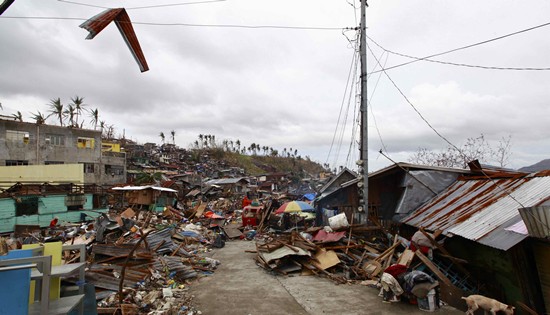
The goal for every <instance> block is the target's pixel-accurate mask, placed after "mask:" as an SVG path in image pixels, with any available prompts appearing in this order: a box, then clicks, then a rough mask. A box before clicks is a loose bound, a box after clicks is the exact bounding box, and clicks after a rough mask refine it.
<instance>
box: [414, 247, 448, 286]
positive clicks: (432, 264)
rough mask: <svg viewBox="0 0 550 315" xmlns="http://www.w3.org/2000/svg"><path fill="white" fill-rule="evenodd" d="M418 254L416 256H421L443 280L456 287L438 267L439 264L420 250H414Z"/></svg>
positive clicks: (427, 265) (425, 263) (446, 283)
mask: <svg viewBox="0 0 550 315" xmlns="http://www.w3.org/2000/svg"><path fill="white" fill-rule="evenodd" d="M414 253H415V254H416V257H418V258H420V260H421V261H422V262H423V263H424V265H426V267H428V268H429V269H430V270H431V271H432V272H433V273H434V274H435V275H436V277H437V278H438V279H439V280H440V281H441V282H443V283H444V284H445V285H447V286H450V287H451V286H452V287H454V284H453V283H452V282H451V280H449V278H447V276H445V274H443V273H442V272H441V270H439V268H437V266H436V265H435V264H434V263H433V262H432V261H431V260H430V259H428V257H426V256H425V255H424V254H422V253H421V252H420V251H419V250H417V251H416V252H414Z"/></svg>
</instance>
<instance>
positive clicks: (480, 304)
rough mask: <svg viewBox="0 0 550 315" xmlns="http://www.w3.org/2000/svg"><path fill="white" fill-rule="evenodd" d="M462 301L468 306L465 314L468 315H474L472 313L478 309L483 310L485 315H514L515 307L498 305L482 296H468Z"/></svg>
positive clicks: (495, 301) (493, 300)
mask: <svg viewBox="0 0 550 315" xmlns="http://www.w3.org/2000/svg"><path fill="white" fill-rule="evenodd" d="M462 299H463V300H465V301H466V304H468V311H466V314H469V315H474V312H475V311H476V310H477V309H478V308H481V309H482V310H484V311H485V314H487V312H491V314H492V315H495V314H496V313H497V312H498V311H502V312H504V313H505V314H507V315H513V314H514V309H515V307H513V306H511V305H506V304H504V303H500V302H499V301H497V300H495V299H491V298H488V297H485V296H483V295H470V296H468V297H462Z"/></svg>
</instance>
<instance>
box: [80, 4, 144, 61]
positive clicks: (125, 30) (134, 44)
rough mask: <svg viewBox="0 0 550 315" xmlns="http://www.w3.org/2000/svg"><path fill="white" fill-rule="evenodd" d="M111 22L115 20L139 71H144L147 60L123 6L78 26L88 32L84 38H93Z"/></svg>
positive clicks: (106, 11) (102, 13)
mask: <svg viewBox="0 0 550 315" xmlns="http://www.w3.org/2000/svg"><path fill="white" fill-rule="evenodd" d="M111 22H115V24H116V26H117V28H118V30H119V31H120V34H121V35H122V38H123V39H124V42H125V43H126V45H127V46H128V48H129V49H130V52H131V53H132V56H133V57H134V59H135V60H136V62H137V63H138V65H139V69H140V71H141V72H145V71H147V70H149V66H148V65H147V60H145V55H144V54H143V51H142V50H141V46H140V45H139V41H138V39H137V36H136V32H135V31H134V28H133V26H132V21H130V16H128V13H126V10H125V9H124V8H117V9H107V10H105V11H103V12H101V13H99V14H97V15H95V16H93V17H92V18H90V19H88V20H87V21H86V22H84V23H82V24H80V27H81V28H83V29H85V30H87V31H88V32H90V33H89V34H88V36H87V37H86V39H93V38H94V37H95V36H96V35H97V34H99V33H100V32H101V31H102V30H103V29H104V28H105V27H107V25H109V23H111Z"/></svg>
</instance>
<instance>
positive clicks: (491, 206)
mask: <svg viewBox="0 0 550 315" xmlns="http://www.w3.org/2000/svg"><path fill="white" fill-rule="evenodd" d="M549 203H550V172H548V171H546V172H540V173H535V174H525V173H518V172H488V171H483V172H481V173H480V175H479V176H477V177H469V178H466V177H461V178H459V179H458V180H457V181H456V182H455V183H454V184H452V185H451V186H450V187H448V188H447V189H445V190H444V191H443V192H441V193H439V194H438V195H437V196H435V197H433V198H432V199H431V200H429V201H428V202H426V203H425V204H423V205H421V206H420V207H419V208H418V209H416V210H415V211H414V212H412V213H411V214H410V215H408V216H405V217H403V218H402V219H401V222H402V223H403V224H404V225H405V226H409V227H413V228H415V229H418V228H421V227H422V228H424V229H425V230H428V231H435V230H441V231H442V232H443V235H444V236H446V237H447V238H446V240H445V244H444V247H445V248H446V249H447V250H448V252H449V253H451V254H452V256H454V257H456V258H459V259H461V260H462V261H466V262H467V264H466V265H465V267H466V269H467V270H468V271H469V273H470V275H458V276H457V275H455V276H451V275H449V277H450V278H452V279H453V283H456V282H460V283H462V284H465V283H466V282H465V281H467V282H469V283H470V284H471V288H470V289H471V290H473V291H475V290H478V291H480V292H482V293H484V294H486V295H489V296H492V297H494V298H497V299H498V300H500V301H502V302H504V303H509V304H513V305H515V306H516V307H518V306H521V304H519V303H518V302H521V303H523V304H525V305H527V306H528V307H529V308H531V309H534V310H536V311H537V312H538V313H539V314H544V313H547V311H548V310H549V308H548V305H546V306H545V305H544V303H545V302H544V299H543V296H542V294H541V292H542V291H541V286H542V284H541V283H540V281H539V279H545V281H546V282H545V284H544V286H545V290H546V292H548V281H549V277H548V274H547V273H548V270H549V269H548V267H543V268H542V269H539V272H540V273H539V274H537V263H538V265H539V266H540V264H541V262H544V263H546V266H548V262H549V261H548V260H546V261H542V259H543V258H538V257H536V255H535V254H536V253H537V252H538V253H542V252H544V250H541V249H548V248H549V246H548V243H547V242H541V241H539V240H536V241H535V240H533V239H529V238H528V234H526V233H524V232H522V231H521V229H520V228H518V225H522V224H523V220H522V217H521V215H520V212H519V209H521V208H526V207H533V206H546V205H549ZM403 229H405V227H403ZM545 257H547V258H548V255H547V254H546V256H545ZM434 263H436V264H438V263H443V261H437V260H436V259H435V258H434ZM447 264H449V262H448V261H447ZM454 265H456V263H455V264H454ZM449 267H452V266H449ZM542 275H544V277H542ZM541 281H542V280H541ZM463 289H468V287H464V286H463ZM455 295H456V294H455ZM455 298H456V296H455ZM545 299H546V302H548V301H547V300H548V298H545ZM448 302H451V301H448ZM457 303H458V302H457ZM462 304H463V303H462ZM451 305H452V304H451Z"/></svg>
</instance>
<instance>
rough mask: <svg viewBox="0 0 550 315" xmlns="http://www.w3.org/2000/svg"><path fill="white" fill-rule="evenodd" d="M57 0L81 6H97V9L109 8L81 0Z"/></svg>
mask: <svg viewBox="0 0 550 315" xmlns="http://www.w3.org/2000/svg"><path fill="white" fill-rule="evenodd" d="M57 1H59V2H65V3H69V4H76V5H81V6H85V7H92V8H99V9H110V8H109V7H102V6H99V5H93V4H87V3H82V2H75V1H67V0H57Z"/></svg>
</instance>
